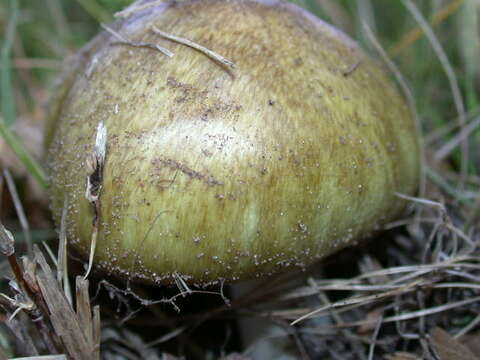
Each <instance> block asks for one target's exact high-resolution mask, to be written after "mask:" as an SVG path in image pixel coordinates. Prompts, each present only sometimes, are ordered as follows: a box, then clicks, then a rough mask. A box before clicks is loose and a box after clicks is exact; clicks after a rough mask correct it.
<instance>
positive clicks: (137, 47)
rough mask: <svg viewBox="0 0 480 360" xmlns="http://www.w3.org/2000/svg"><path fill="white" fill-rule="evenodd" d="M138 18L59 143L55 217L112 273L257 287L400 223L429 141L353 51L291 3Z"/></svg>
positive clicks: (54, 158)
mask: <svg viewBox="0 0 480 360" xmlns="http://www.w3.org/2000/svg"><path fill="white" fill-rule="evenodd" d="M137 5H139V6H137V10H135V11H132V14H131V15H130V16H129V17H127V18H126V19H124V20H122V21H120V22H118V23H116V24H115V25H114V26H113V27H112V28H107V30H106V31H104V32H102V33H101V34H100V35H98V36H97V37H96V38H95V39H94V40H93V41H92V42H91V43H90V44H88V45H87V46H86V47H85V48H84V49H83V50H82V51H81V52H80V54H79V55H78V56H77V58H76V59H75V60H74V61H73V64H75V67H74V70H72V69H70V70H69V74H68V76H65V80H64V82H63V84H62V86H61V87H60V89H61V90H59V95H58V96H57V98H58V103H57V104H56V105H55V106H52V111H51V113H52V116H51V118H50V125H49V130H48V131H47V140H46V141H47V144H48V147H49V155H48V163H49V171H50V176H51V201H52V209H53V213H54V217H55V219H56V221H57V223H60V218H61V214H62V208H63V206H64V204H65V200H66V201H67V202H68V206H67V217H66V223H67V232H68V238H69V242H70V243H71V244H73V245H74V247H75V248H76V249H77V251H78V252H79V253H81V254H83V255H84V257H85V258H87V257H88V256H89V254H91V255H94V256H93V259H94V263H95V265H96V266H97V267H98V268H99V269H103V270H105V271H106V272H108V273H110V274H114V275H117V276H120V277H123V278H128V279H131V280H137V281H146V282H150V283H156V284H170V283H172V282H173V281H175V279H176V278H177V279H178V278H179V277H180V278H181V279H182V280H184V281H186V282H187V283H190V284H197V285H208V284H212V283H216V282H218V281H220V280H225V281H228V282H232V281H237V280H243V279H252V278H258V277H263V276H267V275H271V274H275V273H278V272H282V271H286V270H288V269H291V268H304V267H306V266H308V265H309V264H312V263H313V262H315V261H316V260H318V259H322V258H324V257H326V256H328V255H330V254H332V253H334V252H336V251H338V250H340V249H342V248H344V247H346V246H350V245H353V244H355V243H357V242H358V241H359V240H361V239H363V238H366V237H368V236H370V235H371V234H372V233H374V232H375V231H377V230H379V229H381V228H382V226H383V225H384V224H385V223H387V222H389V221H391V220H393V219H395V218H396V217H397V216H399V215H400V214H401V213H402V211H403V210H404V207H405V203H404V201H402V200H401V199H399V198H397V197H395V195H394V194H395V193H396V192H399V193H403V194H413V193H414V192H415V191H416V188H417V183H418V178H419V160H418V159H419V156H418V139H417V134H416V131H415V128H414V124H413V121H412V118H411V116H410V114H409V110H408V108H407V106H406V105H405V103H404V100H403V98H402V97H401V96H400V95H399V93H398V91H397V89H396V87H395V86H394V85H393V84H392V83H391V82H390V80H389V79H388V77H387V76H386V74H385V73H384V72H383V70H382V69H381V67H380V66H379V65H378V64H376V63H375V62H374V61H372V60H371V59H370V58H369V57H368V56H366V55H365V54H364V52H363V51H362V50H361V49H360V48H359V47H358V46H357V45H356V44H355V43H354V42H353V41H352V40H351V39H349V38H348V37H347V36H346V35H344V34H343V33H342V32H340V31H339V30H337V29H335V28H333V27H332V26H330V25H328V24H326V23H325V22H323V21H322V20H320V19H318V18H316V17H315V16H313V15H311V14H309V13H308V12H306V11H305V10H303V9H301V8H299V7H298V6H296V5H293V4H290V3H287V2H284V1H277V0H230V1H224V0H189V1H180V2H177V1H169V2H164V3H160V4H156V5H155V3H147V2H141V3H140V4H137ZM179 37H181V38H179ZM181 39H183V40H181ZM185 39H188V41H187V40H185ZM171 55H173V56H171ZM227 59H228V60H227ZM103 126H104V128H103ZM103 129H104V130H103ZM102 136H104V139H103V137H102ZM99 138H100V143H102V141H103V142H104V143H105V142H106V153H105V154H104V158H103V157H102V156H103V155H102V156H100V157H99V152H100V153H101V152H102V151H99V140H98V139H99ZM102 139H103V140H102ZM100 148H101V146H100ZM92 154H93V155H92ZM92 156H93V157H92ZM103 160H104V163H103V162H102V161H103ZM87 183H88V186H87ZM86 187H87V195H88V196H87V197H86V196H85V192H86ZM87 198H89V199H87ZM95 239H96V246H92V241H95Z"/></svg>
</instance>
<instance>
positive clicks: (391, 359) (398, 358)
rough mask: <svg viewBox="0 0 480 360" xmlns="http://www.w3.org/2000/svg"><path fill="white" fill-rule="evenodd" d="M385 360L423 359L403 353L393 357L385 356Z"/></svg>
mask: <svg viewBox="0 0 480 360" xmlns="http://www.w3.org/2000/svg"><path fill="white" fill-rule="evenodd" d="M385 360H421V358H420V357H418V356H417V355H415V354H412V353H407V352H403V351H402V352H396V353H394V354H391V355H385Z"/></svg>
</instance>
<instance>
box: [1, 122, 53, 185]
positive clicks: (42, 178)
mask: <svg viewBox="0 0 480 360" xmlns="http://www.w3.org/2000/svg"><path fill="white" fill-rule="evenodd" d="M0 136H1V137H2V138H3V139H4V140H5V142H6V143H7V145H8V146H9V147H10V148H11V149H12V150H13V152H14V153H15V155H16V156H17V158H18V159H19V160H20V161H21V162H22V163H23V165H24V166H25V167H26V168H27V170H28V172H29V173H30V175H32V176H33V178H34V179H35V180H36V181H37V182H38V183H39V184H40V185H41V186H42V187H44V188H46V187H47V186H48V180H47V176H46V174H45V172H44V171H43V169H42V167H41V166H40V164H39V163H38V162H37V161H36V160H35V159H34V158H33V157H32V156H31V155H30V154H29V153H28V151H27V150H26V149H25V147H24V146H23V144H22V143H21V142H20V141H19V139H18V138H17V137H16V136H15V134H14V133H13V132H12V131H11V130H10V128H9V127H8V126H7V124H6V123H5V121H3V120H2V119H0Z"/></svg>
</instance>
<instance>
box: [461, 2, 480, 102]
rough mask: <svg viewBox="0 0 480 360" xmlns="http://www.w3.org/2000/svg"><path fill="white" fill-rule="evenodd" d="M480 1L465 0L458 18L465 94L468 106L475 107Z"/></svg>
mask: <svg viewBox="0 0 480 360" xmlns="http://www.w3.org/2000/svg"><path fill="white" fill-rule="evenodd" d="M479 13H480V2H478V1H476V0H465V4H464V6H463V8H462V11H461V12H460V16H459V18H458V22H459V23H458V27H459V36H460V39H459V40H460V54H461V56H462V58H463V63H464V65H465V94H466V98H467V104H468V106H469V107H475V106H476V105H477V103H478V96H477V94H476V91H475V78H476V76H477V75H478V74H479V72H480V70H479V67H478V59H480V47H479V46H478V45H477V46H475V44H479V43H480V34H479V20H478V17H479Z"/></svg>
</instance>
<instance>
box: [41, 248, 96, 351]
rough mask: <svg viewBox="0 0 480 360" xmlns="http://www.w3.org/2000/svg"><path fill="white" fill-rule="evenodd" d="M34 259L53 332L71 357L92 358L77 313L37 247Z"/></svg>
mask: <svg viewBox="0 0 480 360" xmlns="http://www.w3.org/2000/svg"><path fill="white" fill-rule="evenodd" d="M35 259H36V261H37V263H38V264H39V265H40V267H41V269H42V271H41V272H39V273H38V274H37V281H38V285H39V287H40V290H41V292H42V295H43V297H44V299H45V302H46V304H47V307H48V311H49V313H50V320H51V322H52V325H53V328H54V329H55V333H56V334H57V335H58V336H59V337H60V338H61V339H62V342H63V344H64V346H65V349H66V351H67V352H68V354H69V356H70V357H71V358H72V359H78V360H83V359H92V354H93V349H92V347H91V346H90V344H89V343H88V341H87V339H86V338H85V335H84V332H83V330H82V328H81V325H80V321H79V319H78V317H77V314H75V312H74V311H73V309H72V308H71V306H70V304H69V303H68V300H67V298H66V297H65V294H64V293H63V291H62V289H60V287H59V286H58V282H57V279H56V276H55V275H54V274H53V272H52V271H51V269H50V267H49V266H48V264H47V262H46V260H45V258H44V256H43V254H42V253H41V252H40V251H39V250H38V249H36V250H35Z"/></svg>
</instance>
